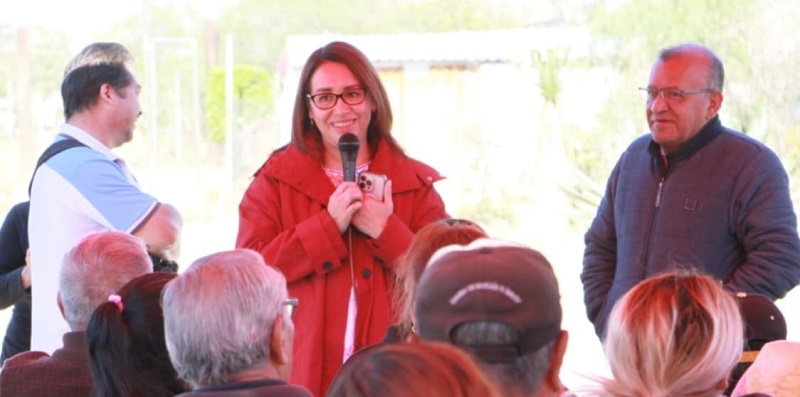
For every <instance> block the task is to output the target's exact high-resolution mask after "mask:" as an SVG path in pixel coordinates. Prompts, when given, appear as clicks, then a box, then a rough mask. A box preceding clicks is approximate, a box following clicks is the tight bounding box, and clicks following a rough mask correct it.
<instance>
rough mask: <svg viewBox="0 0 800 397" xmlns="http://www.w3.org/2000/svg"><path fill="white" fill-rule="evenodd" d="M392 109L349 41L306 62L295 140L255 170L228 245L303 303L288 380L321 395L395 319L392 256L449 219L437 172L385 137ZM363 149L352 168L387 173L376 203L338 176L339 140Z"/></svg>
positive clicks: (297, 317)
mask: <svg viewBox="0 0 800 397" xmlns="http://www.w3.org/2000/svg"><path fill="white" fill-rule="evenodd" d="M391 127H392V111H391V108H390V105H389V100H388V97H387V95H386V91H385V90H384V88H383V84H382V83H381V81H380V79H379V77H378V74H377V72H376V71H375V68H374V67H373V66H372V65H371V64H370V62H369V60H368V59H367V58H366V56H364V54H363V53H362V52H361V51H359V50H358V49H356V48H355V47H353V46H352V45H350V44H347V43H343V42H333V43H330V44H328V45H326V46H324V47H322V48H320V49H318V50H316V51H314V52H313V53H312V54H311V56H310V57H309V58H308V60H307V61H306V64H305V66H304V68H303V71H302V74H301V76H300V84H299V85H298V90H297V96H296V98H295V105H294V115H293V119H292V142H291V143H290V144H288V145H286V146H284V147H283V148H280V149H278V150H276V151H275V152H274V153H272V154H271V155H270V157H269V159H267V161H266V163H264V165H263V166H262V167H261V168H260V169H259V170H258V171H257V172H256V174H255V177H254V179H253V181H252V182H251V184H250V186H249V187H248V189H247V191H246V192H245V195H244V197H243V198H242V202H241V203H240V205H239V234H238V237H237V240H236V246H237V247H239V248H250V249H253V250H256V251H258V252H260V253H261V255H263V256H264V259H265V261H266V262H267V263H268V264H270V265H272V266H275V267H277V268H278V269H280V270H281V271H282V272H283V274H284V275H285V276H286V279H287V282H288V283H289V293H290V294H291V295H292V296H294V297H297V298H299V303H300V304H299V306H298V309H297V312H296V314H295V317H294V320H295V321H294V323H295V327H296V336H295V344H294V364H293V368H292V377H291V379H290V380H291V382H292V383H296V384H300V385H303V386H305V387H307V388H308V389H309V390H311V391H312V392H313V393H314V394H315V395H316V396H322V395H324V394H325V392H326V390H327V388H328V386H329V385H330V383H331V381H332V379H333V377H334V376H335V375H336V372H337V371H338V369H339V367H341V365H342V362H343V361H344V360H345V359H347V357H349V356H350V355H351V354H352V353H353V352H354V351H355V350H358V349H361V348H362V347H365V346H367V345H370V344H374V343H378V342H380V341H381V339H382V338H383V336H384V334H385V333H386V329H387V328H388V326H389V325H390V324H392V322H393V321H394V320H396V319H395V315H394V313H393V311H392V308H391V307H392V305H391V296H392V292H393V288H394V276H393V268H394V265H395V260H396V259H397V258H398V256H400V255H401V254H402V253H403V252H404V251H405V250H406V249H407V248H408V245H409V244H410V242H411V238H412V237H413V235H414V233H415V232H416V231H417V230H419V229H420V228H421V227H423V226H425V225H426V224H428V223H430V222H432V221H436V220H439V219H442V218H445V217H447V214H446V212H445V209H444V203H443V202H442V199H441V197H439V194H438V193H437V192H436V190H435V189H434V188H433V183H434V182H436V181H438V180H440V179H442V177H441V176H440V175H439V173H437V172H436V171H435V170H434V169H432V168H430V167H428V166H427V165H425V164H423V163H421V162H419V161H416V160H413V159H411V158H409V157H407V156H406V155H405V154H404V153H403V150H402V149H401V148H400V146H399V145H398V144H397V142H396V141H395V140H394V138H392V136H391V135H390V132H391ZM346 133H351V134H354V135H355V136H356V137H357V138H358V141H359V143H360V145H359V148H358V154H357V156H356V173H357V174H360V173H362V172H364V171H367V170H368V171H369V172H371V173H378V174H383V175H386V176H387V181H386V183H385V185H384V188H383V191H382V192H374V193H378V194H377V195H378V196H379V195H380V194H379V193H383V199H382V200H378V199H376V198H375V197H374V196H373V195H372V194H366V193H364V192H362V190H361V189H360V188H359V187H358V185H357V184H356V183H355V182H349V181H343V173H342V163H343V162H342V158H341V155H340V152H339V147H338V142H339V138H340V137H341V136H342V135H343V134H346Z"/></svg>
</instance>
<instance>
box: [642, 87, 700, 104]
mask: <svg viewBox="0 0 800 397" xmlns="http://www.w3.org/2000/svg"><path fill="white" fill-rule="evenodd" d="M639 91H641V92H644V93H645V94H647V103H652V102H653V101H655V100H656V97H657V96H659V95H661V99H663V100H664V101H666V102H667V103H680V102H682V101H683V100H684V99H685V98H686V95H690V94H705V93H709V92H714V91H715V90H714V89H713V88H703V89H700V90H679V89H677V88H644V87H639Z"/></svg>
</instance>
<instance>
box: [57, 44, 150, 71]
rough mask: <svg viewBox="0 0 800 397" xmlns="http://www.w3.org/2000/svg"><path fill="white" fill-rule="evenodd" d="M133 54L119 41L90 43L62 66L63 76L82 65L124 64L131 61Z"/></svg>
mask: <svg viewBox="0 0 800 397" xmlns="http://www.w3.org/2000/svg"><path fill="white" fill-rule="evenodd" d="M133 60H134V59H133V55H131V53H130V51H128V49H127V48H126V47H125V46H124V45H122V44H119V43H103V42H98V43H92V44H89V45H88V46H86V47H85V48H84V49H83V50H81V52H79V53H78V54H77V55H75V57H73V58H72V60H70V61H69V63H68V64H67V67H66V68H64V76H66V75H68V74H69V72H71V71H73V70H75V69H77V68H79V67H83V66H92V65H100V64H112V65H124V64H126V63H131V62H133Z"/></svg>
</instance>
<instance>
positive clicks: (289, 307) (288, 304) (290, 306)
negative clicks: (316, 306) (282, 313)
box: [281, 298, 300, 317]
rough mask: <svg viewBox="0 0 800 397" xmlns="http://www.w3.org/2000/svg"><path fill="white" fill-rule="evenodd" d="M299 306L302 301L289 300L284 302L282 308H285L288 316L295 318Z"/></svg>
mask: <svg viewBox="0 0 800 397" xmlns="http://www.w3.org/2000/svg"><path fill="white" fill-rule="evenodd" d="M298 304H300V301H299V300H298V299H297V298H287V299H286V300H284V301H283V303H281V306H283V307H284V309H285V310H286V315H287V316H289V317H294V313H295V312H296V311H297V305H298Z"/></svg>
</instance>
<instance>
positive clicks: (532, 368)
mask: <svg viewBox="0 0 800 397" xmlns="http://www.w3.org/2000/svg"><path fill="white" fill-rule="evenodd" d="M452 338H453V343H454V344H455V345H457V346H459V347H461V348H463V349H464V350H466V351H470V349H469V346H487V345H506V344H511V343H516V342H517V340H518V338H519V333H518V331H517V329H516V328H514V327H513V326H510V325H508V324H503V323H497V322H485V321H478V322H470V323H465V324H462V325H459V326H458V327H457V328H456V329H455V330H454V332H453V337H452ZM555 342H556V339H553V340H552V341H549V342H547V343H546V344H545V345H543V346H542V347H541V348H539V349H538V350H536V351H534V352H532V353H529V354H525V355H522V356H519V357H517V359H516V360H514V361H513V362H509V363H487V362H483V361H481V360H480V358H479V357H476V360H475V361H476V362H477V363H478V366H480V367H481V369H482V370H483V372H484V374H486V376H487V377H488V378H489V379H491V380H492V381H493V382H494V384H495V385H496V386H497V387H499V388H500V389H501V391H502V392H503V395H504V396H507V397H510V396H531V395H535V394H536V392H537V391H538V390H539V388H540V387H541V385H542V382H543V380H544V378H545V376H546V375H547V372H548V370H549V369H550V365H551V364H550V358H551V357H552V354H553V349H554V347H555Z"/></svg>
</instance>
